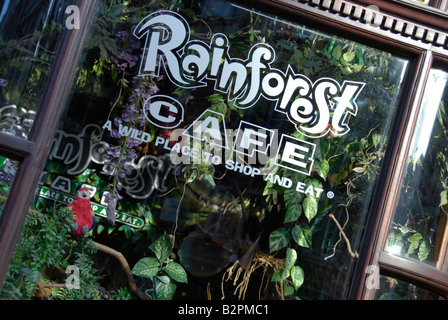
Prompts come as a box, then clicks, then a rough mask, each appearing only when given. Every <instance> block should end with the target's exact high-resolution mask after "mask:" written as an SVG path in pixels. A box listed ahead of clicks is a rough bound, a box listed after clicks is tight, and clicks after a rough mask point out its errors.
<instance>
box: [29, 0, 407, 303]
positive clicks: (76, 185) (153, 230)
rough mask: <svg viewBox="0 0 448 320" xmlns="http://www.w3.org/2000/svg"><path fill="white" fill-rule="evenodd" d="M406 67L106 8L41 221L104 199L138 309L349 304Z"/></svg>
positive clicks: (158, 10) (113, 286)
mask: <svg viewBox="0 0 448 320" xmlns="http://www.w3.org/2000/svg"><path fill="white" fill-rule="evenodd" d="M406 67H407V61H406V60H405V59H403V58H401V57H398V56H395V55H392V54H390V53H387V52H383V51H379V50H376V49H374V48H370V47H368V46H366V45H363V44H359V43H356V42H352V41H349V40H347V39H343V38H339V37H336V36H333V35H331V34H325V33H322V32H319V31H317V30H314V29H309V28H307V27H306V26H302V25H300V24H298V23H293V22H291V21H283V20H281V19H279V18H278V17H271V16H270V15H269V13H268V12H256V11H252V10H249V9H247V8H243V7H240V6H237V5H234V4H232V3H230V2H224V1H217V0H207V1H194V2H193V1H177V2H172V1H158V2H151V4H149V5H148V4H147V2H142V3H140V2H138V1H132V2H125V3H124V4H122V3H121V1H119V2H118V1H103V2H100V6H99V9H98V17H97V19H96V20H95V23H94V25H93V27H92V29H91V35H90V38H89V39H88V41H87V45H86V48H85V59H84V60H83V62H82V65H81V67H80V68H79V70H78V73H77V75H76V79H77V81H76V87H75V90H74V95H73V98H72V100H71V102H70V106H69V108H68V110H67V112H66V113H65V116H64V118H63V119H62V122H61V124H60V127H59V130H58V131H57V134H56V136H55V137H54V140H53V146H52V151H51V153H50V155H49V158H48V162H47V165H46V168H45V172H44V173H43V178H42V181H41V182H42V184H41V186H40V187H39V190H37V194H38V195H39V197H38V199H37V200H36V203H35V207H34V208H35V209H36V210H37V211H42V212H45V211H47V210H50V211H51V212H54V210H55V208H56V209H57V210H59V209H58V208H64V207H65V206H67V205H69V204H71V203H74V204H76V203H77V202H79V201H81V199H80V198H86V199H87V198H88V199H87V200H89V201H90V205H91V207H92V211H93V214H94V215H95V222H96V225H95V226H94V227H92V225H91V222H92V220H91V219H90V216H89V214H91V213H89V214H88V216H89V219H90V220H89V222H88V223H86V224H85V225H86V230H84V231H88V232H87V234H88V237H81V238H82V239H84V241H89V240H91V239H94V240H95V243H100V244H104V245H106V246H110V247H112V248H114V250H116V251H119V252H121V253H123V255H124V257H125V259H126V260H127V261H128V262H129V265H130V268H131V269H132V270H133V276H134V277H135V278H136V283H137V284H138V287H139V290H140V291H136V292H132V293H130V294H131V295H132V296H134V297H135V295H137V296H140V297H141V294H142V293H143V295H146V296H149V297H151V298H153V299H164V298H166V299H208V298H210V299H214V300H220V299H221V298H227V299H235V298H236V299H238V298H240V299H243V298H246V299H283V298H285V297H286V298H294V297H299V298H303V299H310V298H313V299H345V298H347V296H348V292H349V290H350V285H351V278H352V276H353V269H354V266H355V264H356V260H357V251H358V250H359V247H360V242H361V238H362V234H363V226H364V224H365V220H366V217H367V216H368V212H369V208H370V205H371V200H372V196H373V193H374V191H375V187H376V182H377V178H378V174H379V172H380V170H381V164H382V159H383V156H384V150H385V147H386V145H387V141H388V136H389V131H390V126H391V123H392V120H393V116H394V114H395V108H396V106H397V104H398V101H399V98H400V93H401V85H402V81H403V78H404V75H405V71H406ZM83 188H86V190H83ZM87 191H89V194H88V195H87ZM86 199H84V200H86ZM84 202H85V201H84ZM75 211H76V210H75ZM75 215H76V212H75ZM79 227H82V225H79ZM89 229H91V230H90V231H89ZM76 230H78V229H76ZM79 231H81V234H84V232H83V231H82V230H79ZM73 236H74V237H76V235H73ZM344 237H347V239H348V241H349V243H348V242H347V241H346V240H344ZM349 244H350V246H349ZM100 248H103V247H100ZM103 249H104V248H103ZM104 255H105V254H104V253H101V254H99V257H102V258H100V259H97V260H96V261H98V263H97V265H96V267H97V270H98V272H97V273H96V276H97V277H98V279H99V280H98V281H99V284H100V286H101V287H104V288H108V290H110V291H111V292H112V291H113V292H115V293H117V292H121V293H123V290H126V289H124V288H125V287H126V277H125V276H124V275H123V273H122V270H121V266H120V265H118V264H114V262H112V261H115V260H114V259H112V260H111V259H107V258H105V256H104ZM168 265H169V267H167V266H168ZM151 266H153V267H151ZM64 267H66V266H64ZM75 267H79V268H80V269H81V270H82V266H81V265H79V264H78V265H76V264H75ZM170 268H172V269H170ZM249 280H250V285H248V283H249V282H248V281H249ZM271 280H274V281H271ZM59 281H60V280H59ZM123 295H124V293H123Z"/></svg>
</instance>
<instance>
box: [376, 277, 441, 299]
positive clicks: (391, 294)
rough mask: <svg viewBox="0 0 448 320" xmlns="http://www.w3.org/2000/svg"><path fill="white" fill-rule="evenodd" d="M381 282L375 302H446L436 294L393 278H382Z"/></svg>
mask: <svg viewBox="0 0 448 320" xmlns="http://www.w3.org/2000/svg"><path fill="white" fill-rule="evenodd" d="M379 282H380V284H379V288H378V290H376V292H375V298H374V299H375V300H444V299H443V297H441V296H439V295H438V294H436V293H434V292H430V291H428V290H425V289H423V288H421V287H418V286H416V285H414V284H412V283H408V282H405V281H402V280H398V279H395V278H392V277H386V276H380V281H379Z"/></svg>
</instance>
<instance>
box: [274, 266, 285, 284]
mask: <svg viewBox="0 0 448 320" xmlns="http://www.w3.org/2000/svg"><path fill="white" fill-rule="evenodd" d="M285 279H286V277H285V272H284V269H283V268H281V269H277V270H276V271H275V272H274V274H273V275H272V278H271V281H283V280H285Z"/></svg>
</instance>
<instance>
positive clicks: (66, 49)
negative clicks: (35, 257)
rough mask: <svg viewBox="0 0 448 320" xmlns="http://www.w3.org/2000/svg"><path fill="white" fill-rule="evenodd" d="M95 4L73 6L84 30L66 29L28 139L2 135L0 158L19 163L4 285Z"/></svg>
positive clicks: (2, 229) (3, 222)
mask: <svg viewBox="0 0 448 320" xmlns="http://www.w3.org/2000/svg"><path fill="white" fill-rule="evenodd" d="M96 3H97V1H96V0H77V1H74V3H73V4H74V5H77V6H78V7H79V9H80V26H81V28H80V29H72V30H69V29H65V31H64V32H63V35H62V39H61V43H60V47H59V50H58V52H57V54H56V57H55V61H54V63H53V68H52V71H51V74H50V76H49V79H48V82H47V84H46V88H45V91H44V94H43V95H42V100H41V103H40V105H39V108H38V112H37V115H36V119H35V121H34V125H33V127H32V129H31V132H30V134H29V139H28V140H25V139H22V138H19V137H15V136H11V135H7V134H4V133H0V154H1V155H4V156H7V157H9V158H11V159H13V160H17V161H19V163H20V164H19V168H18V170H17V173H16V176H15V179H14V182H13V184H12V186H11V190H10V192H9V195H8V198H7V200H6V203H5V207H4V209H3V212H2V215H1V218H0V283H3V280H4V277H5V275H6V272H7V270H8V266H9V262H10V260H11V257H12V254H13V252H14V248H15V244H16V243H17V241H18V239H19V236H20V232H21V230H22V225H23V222H24V220H25V216H26V214H27V212H28V209H29V205H30V203H31V202H32V199H33V197H34V194H35V191H36V186H37V183H38V180H39V176H40V174H41V172H42V169H43V167H44V165H45V162H46V160H47V155H48V152H49V149H50V147H51V141H52V139H53V136H54V134H55V131H56V128H57V125H58V122H59V119H60V117H61V115H62V113H63V111H64V106H65V104H66V101H67V98H68V97H69V95H70V92H71V88H72V81H73V79H74V74H75V71H76V67H77V63H78V61H79V59H80V57H81V53H82V47H83V45H82V44H83V43H84V39H85V38H86V36H87V34H88V31H89V26H90V24H91V21H92V19H93V14H94V11H95V7H96Z"/></svg>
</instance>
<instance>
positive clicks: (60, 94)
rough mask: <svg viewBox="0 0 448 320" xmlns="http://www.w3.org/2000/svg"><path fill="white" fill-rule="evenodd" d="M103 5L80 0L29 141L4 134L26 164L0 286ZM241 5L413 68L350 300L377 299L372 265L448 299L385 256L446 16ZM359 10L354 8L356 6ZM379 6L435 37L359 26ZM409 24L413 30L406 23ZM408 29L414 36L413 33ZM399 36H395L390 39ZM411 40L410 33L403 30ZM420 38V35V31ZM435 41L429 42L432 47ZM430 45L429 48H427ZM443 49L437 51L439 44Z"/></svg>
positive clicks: (0, 142) (404, 263) (11, 204)
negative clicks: (75, 24)
mask: <svg viewBox="0 0 448 320" xmlns="http://www.w3.org/2000/svg"><path fill="white" fill-rule="evenodd" d="M96 2H97V0H77V1H76V3H75V4H76V5H78V6H79V7H80V12H81V14H82V17H81V26H82V27H81V29H79V30H66V31H65V33H64V35H63V40H62V42H61V48H60V50H59V53H58V55H57V57H56V61H55V64H54V69H53V72H52V74H51V76H50V79H49V82H48V85H47V89H46V92H45V94H44V95H43V98H42V102H41V105H40V108H39V112H38V113H37V117H36V120H35V123H34V126H33V129H32V132H31V133H30V138H29V140H24V139H21V138H17V137H13V136H10V135H6V134H0V155H4V156H7V157H9V158H11V159H14V160H18V161H20V166H19V169H18V171H17V174H16V177H15V180H14V182H13V185H12V187H11V191H10V193H9V195H8V198H7V201H6V204H5V208H4V210H3V214H2V216H1V218H0V283H2V282H3V279H4V276H5V274H6V271H7V268H8V265H9V261H10V259H11V257H12V254H13V251H14V246H15V244H16V242H17V241H18V239H19V235H20V231H21V228H22V225H23V221H24V219H25V216H26V213H27V211H28V208H29V204H30V203H31V202H32V199H33V197H34V194H35V190H36V186H37V183H38V180H39V175H40V173H41V171H42V168H43V167H44V164H45V162H46V158H47V155H48V152H49V148H50V146H51V140H52V138H53V136H54V133H55V130H56V128H57V125H58V122H59V119H60V117H61V115H62V112H63V109H64V108H63V106H64V105H65V104H66V100H67V97H68V96H69V94H70V91H71V87H72V81H73V75H74V73H75V70H76V67H77V62H78V60H79V58H80V56H81V50H82V45H81V44H82V43H83V41H84V39H85V37H86V35H87V33H88V30H89V28H88V26H89V25H90V23H91V21H92V19H93V14H94V10H95V6H96ZM236 2H238V3H241V4H246V5H249V6H255V7H256V8H259V9H263V10H266V9H268V11H269V12H271V13H272V14H273V15H278V16H282V17H284V18H287V19H291V20H293V21H298V22H299V23H300V24H305V25H308V26H310V27H314V28H316V29H320V30H322V31H327V32H330V33H333V34H337V35H340V36H343V37H345V38H348V39H351V40H354V41H358V42H361V43H364V44H366V45H369V46H372V47H376V48H378V49H382V50H386V51H389V52H392V53H396V54H400V55H402V56H404V57H406V58H408V59H409V61H410V66H409V70H410V73H409V75H408V76H407V77H406V83H405V84H404V87H405V88H406V89H405V91H404V92H403V96H404V97H405V98H404V99H403V101H402V102H401V105H400V107H399V110H400V112H399V113H398V114H397V117H396V120H395V123H394V124H393V130H392V135H391V137H390V143H389V146H388V149H387V152H386V158H385V160H384V161H385V162H384V166H383V167H384V168H383V171H382V173H381V175H380V181H379V186H378V190H377V194H376V195H375V199H374V201H373V202H374V206H373V207H372V208H371V211H370V213H369V221H368V225H367V228H366V230H367V231H366V234H365V235H364V238H363V245H362V248H361V251H360V257H359V260H358V264H357V267H356V271H355V277H354V281H353V286H352V290H351V294H350V298H351V299H372V298H373V295H374V290H369V289H367V288H366V286H365V283H366V278H367V274H366V273H365V270H366V268H367V267H368V266H369V265H378V266H379V267H380V271H381V274H384V275H391V276H394V277H397V278H400V279H402V280H406V281H410V282H412V283H414V284H417V285H420V286H422V287H424V288H427V289H429V290H432V291H435V292H437V293H439V294H441V295H442V296H444V297H446V298H447V297H448V296H447V295H448V274H447V273H444V272H442V271H440V270H438V269H435V268H432V267H429V266H426V265H423V264H421V263H416V262H412V261H409V260H406V259H403V258H400V257H397V256H393V255H391V254H388V253H386V252H384V251H383V248H384V244H385V241H386V239H387V235H388V231H389V227H390V224H391V221H392V214H393V211H394V206H395V203H396V200H397V196H398V191H399V188H400V185H401V178H402V176H403V172H404V167H405V164H406V159H407V154H408V151H409V147H410V143H411V139H412V133H413V131H414V128H415V124H416V121H417V118H418V111H419V108H420V103H421V100H422V97H423V92H424V89H425V83H426V80H427V77H428V74H429V70H430V68H431V66H432V64H433V62H434V61H435V60H443V61H444V59H446V58H447V56H448V51H447V50H445V49H446V45H448V43H447V41H445V38H444V37H440V36H437V30H438V31H442V32H448V24H447V23H446V22H447V21H448V20H447V17H448V16H447V15H444V14H441V13H438V12H434V11H430V10H429V11H428V10H416V9H415V8H412V7H410V6H406V5H403V4H402V3H399V2H390V1H389V0H356V1H355V0H353V1H351V2H348V1H345V0H298V1H291V0H256V1H255V0H236ZM352 4H353V6H352ZM370 5H376V6H378V7H379V8H380V10H382V11H384V12H387V13H388V14H393V15H395V16H396V17H398V19H400V18H403V19H410V20H412V22H413V23H418V24H422V25H424V26H427V27H429V28H434V29H435V30H436V32H435V33H434V32H433V30H432V29H431V30H429V31H428V30H425V32H424V33H423V34H420V35H419V37H420V38H421V39H420V40H419V39H417V40H415V39H414V38H415V37H414V38H413V36H415V34H414V33H415V31H412V32H413V34H410V35H409V37H402V36H401V35H400V34H399V32H395V31H396V30H394V29H396V25H391V26H390V28H389V29H388V30H385V28H383V26H381V27H380V28H374V27H369V26H365V25H364V26H363V25H362V24H360V23H358V22H357V21H356V20H360V19H362V15H363V14H365V11H364V10H363V9H362V8H365V7H366V6H370ZM405 24H406V23H405ZM406 30H407V29H406ZM391 32H392V33H394V32H395V33H396V34H395V35H396V36H395V37H394V35H393V34H392V36H391V34H390V33H391ZM403 32H405V33H406V31H403ZM417 33H418V30H417ZM428 39H429V40H428ZM425 40H427V41H425ZM431 42H433V43H434V44H436V46H433V45H432V43H431Z"/></svg>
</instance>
